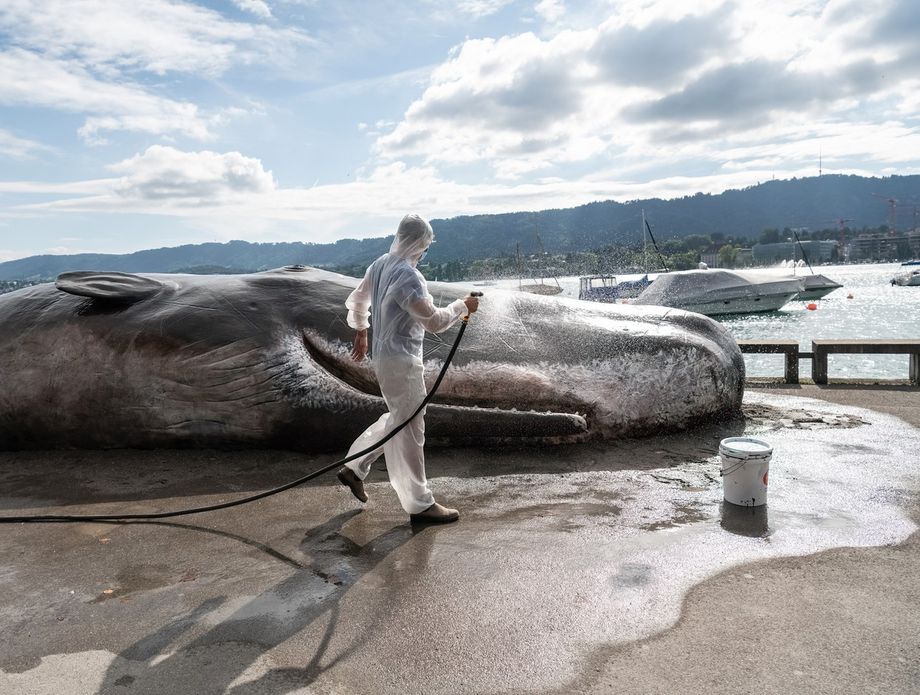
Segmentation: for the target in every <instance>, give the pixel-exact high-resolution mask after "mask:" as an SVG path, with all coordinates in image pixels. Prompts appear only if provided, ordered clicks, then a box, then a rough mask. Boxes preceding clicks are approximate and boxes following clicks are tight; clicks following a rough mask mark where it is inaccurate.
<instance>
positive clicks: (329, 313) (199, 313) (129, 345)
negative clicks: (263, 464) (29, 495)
mask: <svg viewBox="0 0 920 695" xmlns="http://www.w3.org/2000/svg"><path fill="white" fill-rule="evenodd" d="M357 282H358V280H357V279H355V278H351V277H346V276H343V275H339V274H336V273H331V272H326V271H323V270H318V269H314V268H304V267H302V266H290V267H287V268H281V269H277V270H271V271H266V272H261V273H253V274H249V275H225V276H196V275H174V274H144V275H135V274H127V273H114V272H112V273H105V272H71V273H64V274H62V275H61V276H60V277H59V278H58V280H57V282H56V283H54V284H50V283H49V284H44V285H37V286H34V287H30V288H26V289H22V290H19V291H17V292H13V293H10V294H7V295H3V296H0V448H4V449H18V448H55V447H81V448H116V447H139V448H146V447H181V446H192V447H240V446H258V447H271V448H289V449H295V450H302V451H323V450H332V449H336V448H340V447H343V446H347V445H348V444H349V443H350V442H351V440H352V439H353V438H354V437H355V436H356V435H357V434H359V433H360V432H361V431H362V430H363V429H364V428H365V427H366V426H367V425H368V424H369V423H370V422H372V421H373V420H374V419H375V418H377V417H378V416H379V415H380V414H381V413H382V412H384V410H385V405H384V403H383V400H382V399H381V398H380V395H379V389H378V388H377V384H376V379H375V376H374V373H373V370H372V368H371V366H370V365H369V364H368V363H362V364H356V363H354V362H352V361H351V360H350V358H349V345H350V341H351V339H352V337H353V332H352V331H351V329H349V328H348V326H347V325H346V324H345V321H344V314H345V311H344V302H345V298H346V297H347V296H348V294H349V293H350V292H351V290H352V289H353V288H354V287H355V286H356V284H357ZM429 289H430V291H431V292H432V294H433V295H434V297H435V299H436V300H438V301H440V302H441V303H446V302H448V301H450V300H453V299H456V298H458V297H462V296H464V295H465V294H466V293H467V291H468V289H469V288H466V287H463V286H458V285H454V284H444V283H431V284H430V286H429ZM371 330H373V327H372V328H371ZM457 330H458V329H457V328H456V327H455V328H453V329H451V330H450V331H448V332H446V333H444V334H441V335H437V336H429V337H427V338H426V342H425V364H426V373H427V374H428V376H429V378H430V380H433V379H434V377H435V376H436V374H437V372H438V371H439V369H440V367H441V366H442V364H443V359H444V358H445V356H446V354H447V352H448V349H449V347H450V345H451V344H452V343H453V340H454V337H455V335H456V331H457ZM743 382H744V363H743V360H742V358H741V354H740V352H739V350H738V347H737V345H736V343H735V341H734V340H733V339H732V338H731V336H730V335H729V334H728V333H727V332H726V331H725V330H724V329H723V328H722V327H721V326H720V325H719V324H717V323H715V322H714V321H712V320H711V319H708V318H706V317H704V316H700V315H697V314H691V313H688V312H682V311H678V310H673V309H666V308H661V307H633V306H623V305H601V304H594V303H590V302H580V301H576V300H567V299H558V298H552V297H540V296H536V295H529V294H523V293H518V292H504V291H490V292H489V293H488V295H487V296H486V297H484V298H483V299H482V301H481V304H480V311H479V313H478V314H476V315H475V316H474V317H473V319H472V321H471V323H470V326H469V327H468V330H467V332H466V334H465V336H464V339H463V343H462V345H461V347H460V350H459V351H458V352H457V355H456V356H455V358H454V361H453V362H452V365H451V367H450V369H449V370H448V372H447V377H446V378H445V379H444V381H443V383H442V385H441V387H440V389H439V390H438V394H437V396H436V398H435V400H434V402H433V403H432V405H429V406H428V411H427V413H428V415H427V430H428V437H429V439H431V440H434V441H443V442H460V441H464V442H482V443H486V442H489V441H501V440H504V441H507V440H521V439H526V440H533V439H537V440H547V441H573V440H579V439H585V438H613V437H622V436H639V435H643V434H647V433H650V432H661V431H669V430H677V429H682V428H686V427H688V426H690V425H692V424H694V423H696V422H699V421H701V420H705V419H710V418H719V417H731V416H734V415H737V414H738V412H739V409H740V405H741V396H742V391H743ZM429 383H430V382H429Z"/></svg>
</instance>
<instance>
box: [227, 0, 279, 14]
mask: <svg viewBox="0 0 920 695" xmlns="http://www.w3.org/2000/svg"><path fill="white" fill-rule="evenodd" d="M233 4H234V5H236V6H237V7H239V8H240V9H241V10H243V11H244V12H251V13H252V14H254V15H256V16H257V17H261V18H262V19H268V18H269V17H271V16H272V11H271V8H270V7H269V6H268V3H266V2H265V1H264V0H233Z"/></svg>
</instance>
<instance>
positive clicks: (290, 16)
mask: <svg viewBox="0 0 920 695" xmlns="http://www.w3.org/2000/svg"><path fill="white" fill-rule="evenodd" d="M917 36H920V3H918V2H916V0H858V1H853V0H775V1H773V2H770V3H761V2H757V3H755V2H748V1H741V0H738V1H736V2H733V1H731V0H717V1H708V0H699V1H698V2H690V1H688V0H680V1H678V0H662V1H657V2H651V1H649V0H621V1H613V0H611V1H604V0H584V1H583V2H573V1H569V0H531V1H529V2H518V1H510V0H454V1H453V2H440V1H439V0H418V1H416V2H386V1H380V2H369V1H368V2H359V1H357V0H354V1H347V0H341V1H339V2H324V1H322V0H226V1H224V2H217V1H209V2H191V1H189V0H144V2H137V3H134V2H123V1H120V0H4V1H3V3H2V4H0V260H9V259H12V258H18V257H23V256H29V255H34V254H39V253H77V252H82V251H101V252H113V253H121V252H128V251H133V250H138V249H143V248H152V247H159V246H173V245H178V244H182V243H198V242H204V241H225V240H230V239H247V240H250V241H289V240H303V241H314V242H327V241H333V240H335V239H339V238H343V237H366V236H383V235H386V234H389V233H391V232H392V230H393V229H394V228H395V226H396V224H397V222H398V220H399V218H400V217H401V216H402V215H403V214H404V213H406V212H409V211H415V212H418V213H419V214H422V215H424V216H427V217H429V218H442V217H451V216H455V215H458V214H468V213H488V212H508V211H516V210H538V209H546V208H556V207H568V206H573V205H578V204H581V203H586V202H590V201H592V200H604V199H615V200H629V199H636V198H644V197H652V196H660V197H668V198H669V197H675V196H680V195H685V194H690V193H694V192H697V191H706V192H719V191H722V190H725V189H727V188H735V187H741V186H747V185H752V184H756V183H757V182H759V181H763V180H767V179H769V178H771V177H776V178H790V177H792V176H812V175H815V174H817V171H818V157H819V153H820V155H821V157H822V160H823V170H824V172H825V173H856V174H861V175H874V176H884V175H890V174H913V173H918V172H920V116H918V114H920V41H918V40H917ZM884 214H885V210H884V208H883V206H880V222H881V221H883V220H884Z"/></svg>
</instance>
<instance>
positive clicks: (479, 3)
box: [457, 0, 514, 17]
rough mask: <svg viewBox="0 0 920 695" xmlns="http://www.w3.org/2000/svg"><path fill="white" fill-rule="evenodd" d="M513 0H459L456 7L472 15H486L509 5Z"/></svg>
mask: <svg viewBox="0 0 920 695" xmlns="http://www.w3.org/2000/svg"><path fill="white" fill-rule="evenodd" d="M512 2H514V0H459V2H457V9H458V10H460V11H461V12H463V13H464V14H468V15H471V16H473V17H487V16H488V15H490V14H495V13H496V12H498V11H499V10H501V9H503V8H504V7H507V6H508V5H510V4H511V3H512Z"/></svg>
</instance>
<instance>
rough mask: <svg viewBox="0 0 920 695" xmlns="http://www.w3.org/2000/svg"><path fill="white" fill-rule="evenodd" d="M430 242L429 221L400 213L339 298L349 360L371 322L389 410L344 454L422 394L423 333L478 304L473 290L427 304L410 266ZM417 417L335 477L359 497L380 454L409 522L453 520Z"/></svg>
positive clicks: (379, 432) (359, 350)
mask: <svg viewBox="0 0 920 695" xmlns="http://www.w3.org/2000/svg"><path fill="white" fill-rule="evenodd" d="M432 241H434V233H433V232H432V229H431V225H430V224H428V222H427V221H426V220H424V219H422V218H421V217H419V216H418V215H406V216H405V217H404V218H403V219H402V221H401V222H400V223H399V229H398V230H397V232H396V239H394V241H393V244H392V246H390V251H389V253H385V254H384V255H382V256H381V257H380V258H378V259H377V260H376V261H374V262H373V263H372V264H371V265H370V266H369V267H368V269H367V272H365V273H364V279H363V280H361V283H360V284H359V285H358V287H357V288H356V289H355V291H354V292H352V293H351V295H349V297H348V299H347V300H346V301H345V306H346V307H347V309H348V317H347V320H348V325H349V326H351V327H352V328H354V329H355V331H356V333H355V342H354V348H353V350H352V358H353V359H354V360H356V361H359V362H360V361H361V360H363V359H364V358H365V357H366V356H367V329H368V328H369V327H371V333H372V336H373V342H372V345H371V356H372V360H373V365H374V371H375V372H376V374H377V380H378V382H379V384H380V390H381V392H382V393H383V398H384V401H386V404H387V409H388V410H389V412H388V413H385V414H384V415H382V416H381V417H380V419H379V420H377V421H376V422H375V423H374V424H373V425H371V426H370V427H368V428H367V429H366V430H365V431H364V433H363V434H361V436H359V437H358V438H357V439H356V440H355V442H354V444H352V445H351V448H350V449H349V450H348V455H349V456H351V455H352V454H354V453H356V452H358V451H361V450H363V449H366V448H368V447H369V446H372V445H373V444H374V442H377V441H380V440H381V439H382V438H383V437H384V435H386V434H387V433H389V432H390V431H391V430H392V429H394V428H395V427H397V426H398V425H399V424H401V423H402V422H404V421H405V420H407V419H408V418H409V416H410V415H412V413H413V412H415V409H416V408H418V406H419V404H420V403H421V402H422V400H424V398H425V395H426V390H425V379H424V366H423V363H422V340H423V339H424V336H425V331H426V330H427V331H430V332H432V333H440V332H441V331H444V330H447V329H448V328H450V327H451V326H452V325H454V324H455V323H456V322H457V321H458V320H459V319H460V318H461V317H463V316H466V315H467V314H470V313H472V312H474V311H476V309H478V308H479V300H478V299H477V298H476V297H472V296H470V297H466V298H465V299H458V300H456V301H454V302H451V303H450V304H448V305H447V306H446V307H443V308H440V309H438V308H436V307H435V306H434V303H433V300H432V297H431V295H430V294H428V287H427V285H426V283H425V278H424V277H423V276H422V274H421V273H420V272H419V271H418V270H416V267H415V266H416V265H417V264H418V262H419V260H421V258H422V257H423V256H424V255H425V252H426V251H427V250H428V247H429V246H430V245H431V242H432ZM424 417H425V412H424V411H422V412H421V413H419V414H418V416H417V417H415V418H413V420H412V422H410V423H409V424H408V425H407V426H406V427H404V428H403V429H402V430H400V432H399V433H398V434H396V435H395V436H394V437H393V438H392V439H390V440H389V441H387V442H386V443H385V444H384V445H383V446H382V447H379V448H377V449H375V450H374V451H372V452H370V453H369V454H365V455H364V456H362V457H361V458H358V459H355V460H354V461H350V462H349V463H347V464H345V466H343V467H342V468H341V469H340V470H339V472H338V478H339V481H340V482H341V483H342V484H343V485H346V486H348V487H349V488H350V489H351V491H352V493H353V494H354V495H355V497H357V498H358V499H359V500H361V501H362V502H366V501H367V493H365V491H364V482H363V481H364V479H365V478H366V477H367V475H368V473H370V470H371V464H372V463H373V462H374V461H375V460H376V459H377V458H378V457H379V456H380V454H381V453H383V455H384V458H385V459H386V464H387V472H388V473H389V476H390V484H391V485H392V486H393V489H394V490H396V494H397V495H398V496H399V501H400V503H401V504H402V506H403V509H405V510H406V512H408V513H409V516H410V518H411V519H412V520H413V521H426V522H439V523H444V522H450V521H456V520H457V519H459V518H460V514H459V512H458V511H457V510H456V509H448V508H447V507H444V506H442V505H440V504H438V503H437V502H435V501H434V496H433V495H432V494H431V489H430V488H429V487H428V481H427V479H426V477H425V455H424V445H425V420H424Z"/></svg>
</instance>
